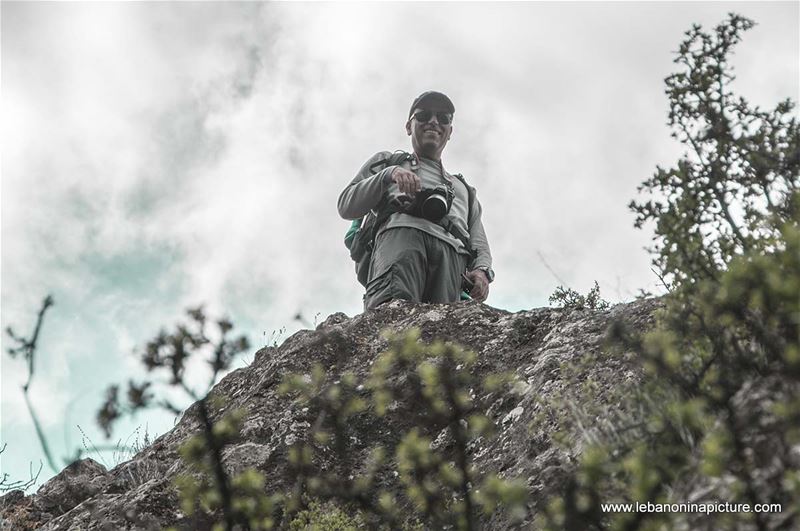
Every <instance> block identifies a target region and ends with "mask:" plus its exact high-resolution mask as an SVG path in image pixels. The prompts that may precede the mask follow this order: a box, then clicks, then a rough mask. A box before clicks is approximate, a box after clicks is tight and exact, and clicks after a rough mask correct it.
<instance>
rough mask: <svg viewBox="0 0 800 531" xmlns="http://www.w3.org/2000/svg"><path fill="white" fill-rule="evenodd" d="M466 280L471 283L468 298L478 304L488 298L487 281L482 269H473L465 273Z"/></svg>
mask: <svg viewBox="0 0 800 531" xmlns="http://www.w3.org/2000/svg"><path fill="white" fill-rule="evenodd" d="M466 275H467V278H468V279H469V280H470V282H472V284H473V286H472V290H471V291H470V292H469V296H470V297H472V298H473V299H475V300H476V301H478V302H483V301H485V300H486V297H488V296H489V279H488V278H487V277H486V273H484V271H483V269H473V270H472V271H469V272H468V273H466Z"/></svg>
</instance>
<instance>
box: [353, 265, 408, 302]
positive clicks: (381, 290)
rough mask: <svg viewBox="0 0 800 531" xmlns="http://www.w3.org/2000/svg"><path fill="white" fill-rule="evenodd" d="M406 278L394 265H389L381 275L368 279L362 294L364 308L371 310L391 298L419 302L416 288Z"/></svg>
mask: <svg viewBox="0 0 800 531" xmlns="http://www.w3.org/2000/svg"><path fill="white" fill-rule="evenodd" d="M406 280H407V279H406V278H405V275H403V274H402V271H398V266H396V265H392V266H390V267H389V269H387V270H386V271H385V272H383V273H382V274H381V275H379V276H377V277H375V278H374V279H372V280H370V281H369V282H368V283H367V292H366V295H365V296H364V307H365V309H367V310H372V309H374V308H376V307H377V306H380V305H381V304H383V303H385V302H389V301H390V300H392V299H402V300H407V301H415V302H420V300H421V298H420V295H419V293H417V291H418V290H414V289H413V285H411V284H409V282H407V281H406Z"/></svg>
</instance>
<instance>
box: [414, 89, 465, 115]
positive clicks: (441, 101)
mask: <svg viewBox="0 0 800 531" xmlns="http://www.w3.org/2000/svg"><path fill="white" fill-rule="evenodd" d="M417 107H419V108H424V109H426V110H429V111H444V112H449V113H451V114H454V113H455V112H456V108H455V106H453V102H452V101H450V98H448V97H447V96H445V95H444V94H442V93H441V92H436V91H435V90H429V91H427V92H423V93H422V94H420V95H419V96H417V99H415V100H414V103H412V104H411V109H409V111H408V117H409V118H410V117H411V115H412V114H413V113H414V109H416V108H417Z"/></svg>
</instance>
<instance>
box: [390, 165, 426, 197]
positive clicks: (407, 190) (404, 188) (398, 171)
mask: <svg viewBox="0 0 800 531" xmlns="http://www.w3.org/2000/svg"><path fill="white" fill-rule="evenodd" d="M386 181H387V182H396V183H397V187H398V188H400V192H402V193H404V194H408V195H414V194H416V193H417V192H419V191H420V190H421V189H422V183H421V182H420V180H419V177H417V174H416V173H414V172H411V171H408V170H407V169H405V168H403V167H401V166H397V167H396V168H395V169H394V170H392V173H391V174H390V175H389V178H388V179H387V180H386Z"/></svg>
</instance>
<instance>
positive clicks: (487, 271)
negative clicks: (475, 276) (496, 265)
mask: <svg viewBox="0 0 800 531" xmlns="http://www.w3.org/2000/svg"><path fill="white" fill-rule="evenodd" d="M475 270H476V271H483V274H484V275H485V276H486V280H488V281H489V283H491V282H492V281H493V280H494V271H492V268H491V267H476V268H475Z"/></svg>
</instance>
